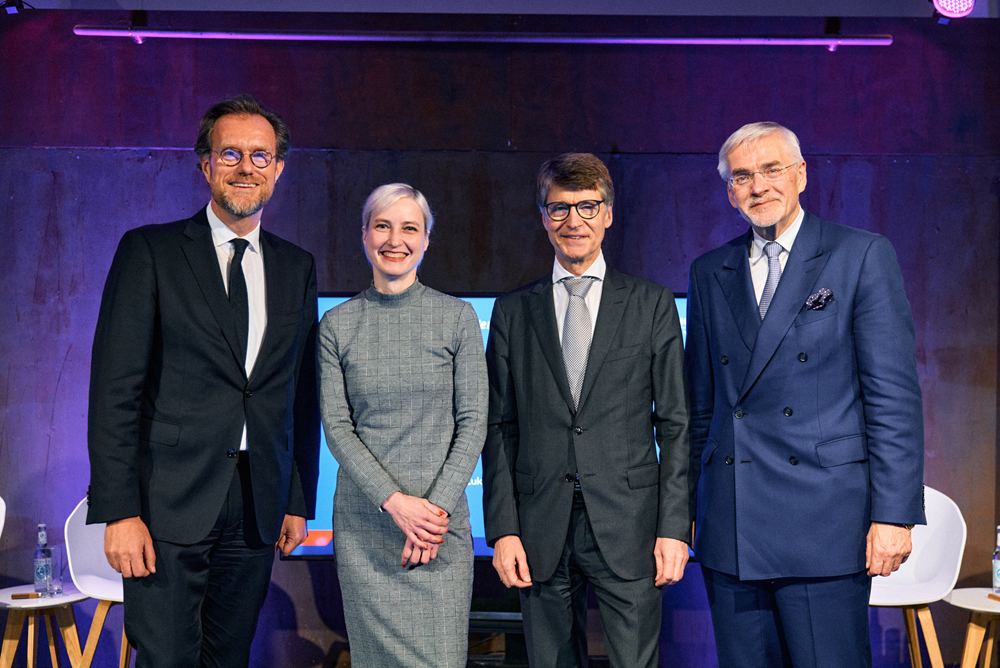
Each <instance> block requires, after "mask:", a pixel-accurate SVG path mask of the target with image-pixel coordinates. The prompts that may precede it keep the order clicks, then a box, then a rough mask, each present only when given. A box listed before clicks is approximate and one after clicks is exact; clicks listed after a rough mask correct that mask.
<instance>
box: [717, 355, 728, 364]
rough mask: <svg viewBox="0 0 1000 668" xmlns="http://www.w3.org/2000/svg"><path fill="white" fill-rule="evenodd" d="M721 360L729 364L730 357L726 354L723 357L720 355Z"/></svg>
mask: <svg viewBox="0 0 1000 668" xmlns="http://www.w3.org/2000/svg"><path fill="white" fill-rule="evenodd" d="M719 361H720V362H722V363H723V364H729V358H728V357H726V356H725V355H723V356H722V357H720V358H719Z"/></svg>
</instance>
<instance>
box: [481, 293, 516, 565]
mask: <svg viewBox="0 0 1000 668" xmlns="http://www.w3.org/2000/svg"><path fill="white" fill-rule="evenodd" d="M509 341H510V339H509V330H508V323H507V319H506V316H505V314H504V309H503V301H502V300H499V299H498V300H497V301H496V303H495V304H494V305H493V315H492V317H491V318H490V336H489V339H488V340H487V343H486V367H487V371H488V375H489V389H490V398H489V412H488V416H487V420H486V444H485V445H484V447H483V514H484V519H485V524H486V543H487V544H488V545H489V546H490V547H493V545H494V543H496V541H497V539H498V538H502V537H504V536H509V535H520V533H521V527H520V522H519V520H518V515H517V501H516V489H515V486H514V464H515V463H516V462H517V450H518V444H519V433H518V423H517V398H516V396H515V394H514V378H513V375H512V373H511V368H510V347H509Z"/></svg>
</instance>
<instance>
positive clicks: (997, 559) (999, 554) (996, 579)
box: [993, 526, 1000, 594]
mask: <svg viewBox="0 0 1000 668" xmlns="http://www.w3.org/2000/svg"><path fill="white" fill-rule="evenodd" d="M993 593H994V594H1000V526H998V527H997V547H996V549H995V550H993Z"/></svg>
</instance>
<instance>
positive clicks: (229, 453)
mask: <svg viewBox="0 0 1000 668" xmlns="http://www.w3.org/2000/svg"><path fill="white" fill-rule="evenodd" d="M236 454H237V453H236V451H235V450H227V451H226V457H229V458H230V459H235V458H236Z"/></svg>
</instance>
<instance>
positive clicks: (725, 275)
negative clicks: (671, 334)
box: [686, 123, 924, 668]
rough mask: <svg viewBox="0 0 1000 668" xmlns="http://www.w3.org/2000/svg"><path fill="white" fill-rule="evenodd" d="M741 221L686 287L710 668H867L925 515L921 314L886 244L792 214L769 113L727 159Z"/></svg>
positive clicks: (793, 151) (728, 148)
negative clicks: (886, 604)
mask: <svg viewBox="0 0 1000 668" xmlns="http://www.w3.org/2000/svg"><path fill="white" fill-rule="evenodd" d="M719 173H720V174H721V176H722V178H723V179H724V180H725V181H726V184H727V186H728V194H729V201H730V203H732V205H733V206H734V207H735V208H736V209H738V210H739V212H740V214H741V215H742V216H743V218H745V219H746V220H747V221H748V222H749V223H750V226H751V229H750V230H749V231H748V232H747V233H746V234H743V235H741V236H739V237H737V238H736V239H733V240H732V241H730V242H729V243H727V244H725V245H724V246H722V247H721V248H717V249H715V250H713V251H711V252H709V253H706V254H705V255H703V256H702V257H700V258H698V259H697V260H695V262H694V264H693V265H692V266H691V279H690V286H689V289H688V321H687V352H686V355H687V365H688V373H689V380H690V387H691V435H692V442H693V458H694V459H693V466H692V475H694V476H697V477H698V481H697V490H698V491H697V495H698V496H697V520H696V536H695V554H696V556H697V558H698V560H699V561H700V563H701V565H702V571H703V574H704V578H705V586H706V589H707V590H708V598H709V605H710V607H711V611H712V623H713V626H714V628H715V639H716V646H717V648H718V654H719V664H720V665H721V666H725V667H726V668H732V667H734V666H740V667H742V666H746V667H748V668H749V667H753V668H773V667H775V666H795V668H805V667H811V666H830V667H831V668H844V667H855V666H871V662H872V657H871V641H870V637H869V629H868V597H869V591H870V588H871V579H870V578H871V577H872V576H888V575H889V574H890V573H892V571H894V570H896V569H897V568H899V565H900V564H901V563H902V562H903V561H904V560H905V559H906V557H907V556H908V555H909V553H910V549H911V543H910V535H909V530H910V528H911V527H912V525H913V524H917V523H923V522H924V513H923V504H922V490H923V487H922V481H923V452H924V448H923V415H922V406H921V397H920V387H919V384H918V382H917V372H916V359H915V352H914V350H915V346H914V333H913V318H912V315H911V312H910V306H909V302H908V301H907V299H906V294H905V292H904V290H903V281H902V275H901V273H900V270H899V265H898V263H897V261H896V256H895V253H894V251H893V249H892V246H891V245H890V244H889V242H888V240H886V239H885V238H884V237H881V236H879V235H876V234H872V233H870V232H864V231H861V230H857V229H853V228H849V227H844V226H842V225H837V224H835V223H831V222H829V221H826V220H821V219H820V218H817V217H816V216H814V215H812V214H810V213H807V212H806V211H804V210H803V209H802V208H801V207H800V206H799V193H801V192H802V191H803V190H805V187H806V163H805V161H804V160H803V159H802V153H801V150H800V148H799V142H798V139H797V138H796V137H795V135H794V134H793V133H792V132H791V131H790V130H788V129H787V128H784V127H782V126H780V125H778V124H777V123H752V124H750V125H746V126H744V127H743V128H741V129H740V130H738V131H737V132H735V133H734V134H733V135H732V136H731V137H730V138H729V139H728V140H727V141H726V143H725V144H724V145H723V146H722V149H721V150H720V151H719Z"/></svg>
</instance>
